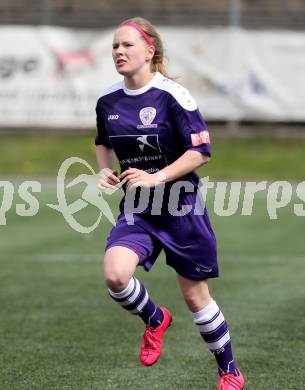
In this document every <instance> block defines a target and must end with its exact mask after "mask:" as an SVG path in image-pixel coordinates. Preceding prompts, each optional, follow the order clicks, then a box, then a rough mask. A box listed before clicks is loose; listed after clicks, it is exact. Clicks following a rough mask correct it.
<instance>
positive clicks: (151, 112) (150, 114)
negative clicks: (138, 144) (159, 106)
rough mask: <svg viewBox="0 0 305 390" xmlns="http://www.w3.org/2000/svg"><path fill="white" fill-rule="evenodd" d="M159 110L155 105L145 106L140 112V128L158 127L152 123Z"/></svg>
mask: <svg viewBox="0 0 305 390" xmlns="http://www.w3.org/2000/svg"><path fill="white" fill-rule="evenodd" d="M156 113H157V110H156V109H155V108H154V107H144V108H142V110H141V111H140V113H139V116H140V119H141V122H142V123H143V124H142V125H138V126H137V128H138V129H147V128H156V127H158V125H157V124H154V123H152V121H153V120H154V119H155V117H156Z"/></svg>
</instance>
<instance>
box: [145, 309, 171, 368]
mask: <svg viewBox="0 0 305 390" xmlns="http://www.w3.org/2000/svg"><path fill="white" fill-rule="evenodd" d="M160 309H161V310H162V313H163V321H162V324H160V325H159V326H158V327H157V328H151V327H150V326H146V329H145V332H144V336H143V340H142V344H141V349H140V362H141V363H142V364H143V365H144V366H152V365H153V364H155V363H157V361H158V359H159V357H160V355H161V352H162V337H163V335H164V333H165V332H166V329H167V328H168V327H169V326H170V325H171V322H172V316H171V314H170V312H169V311H168V310H167V309H166V308H165V307H161V308H160Z"/></svg>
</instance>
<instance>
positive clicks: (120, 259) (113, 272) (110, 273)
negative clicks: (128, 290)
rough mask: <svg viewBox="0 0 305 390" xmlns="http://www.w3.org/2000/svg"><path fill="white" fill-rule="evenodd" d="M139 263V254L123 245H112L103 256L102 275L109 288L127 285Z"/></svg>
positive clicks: (120, 287) (121, 287) (119, 287)
mask: <svg viewBox="0 0 305 390" xmlns="http://www.w3.org/2000/svg"><path fill="white" fill-rule="evenodd" d="M138 263H139V256H138V255H137V253H136V252H134V251H133V250H131V249H129V248H127V247H124V246H119V245H118V246H112V247H110V248H108V249H107V250H106V253H105V257H104V276H105V279H106V283H107V284H108V286H109V287H110V288H111V287H113V288H118V289H123V288H125V287H126V286H127V284H128V282H129V280H130V278H131V277H132V276H133V274H134V272H135V270H136V267H137V265H138Z"/></svg>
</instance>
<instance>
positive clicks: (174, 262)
mask: <svg viewBox="0 0 305 390" xmlns="http://www.w3.org/2000/svg"><path fill="white" fill-rule="evenodd" d="M112 56H113V61H114V64H115V67H116V69H117V71H118V73H119V74H120V75H122V76H123V77H124V79H123V81H121V82H119V83H117V84H115V85H113V86H111V87H110V88H108V89H107V90H105V91H104V92H103V93H102V95H101V96H100V98H99V99H98V102H97V106H96V112H97V135H96V140H95V143H96V157H97V161H98V165H99V168H100V170H101V172H102V173H103V174H102V175H101V178H100V181H99V184H98V186H99V188H100V189H101V190H106V189H109V188H111V189H116V188H119V187H121V186H122V185H123V188H124V192H125V197H123V199H122V201H121V203H120V210H121V213H120V215H119V217H118V220H117V223H116V226H115V227H114V228H113V229H112V231H111V233H110V235H109V237H108V242H107V245H106V252H105V259H104V274H105V279H106V283H107V286H108V291H109V294H110V297H111V298H112V299H113V300H115V301H116V302H117V303H118V304H119V305H121V306H122V307H123V308H125V309H126V310H128V311H129V312H130V313H132V314H135V315H138V316H139V317H141V318H142V320H143V321H144V323H145V324H146V329H145V332H144V336H143V341H142V344H141V349H140V362H141V363H142V364H143V365H145V366H151V365H153V364H155V363H156V362H157V360H158V359H159V357H160V354H161V350H162V338H163V335H164V333H165V332H166V330H167V329H168V327H169V326H170V324H171V321H172V317H171V314H170V312H169V310H168V309H166V308H165V307H160V306H158V305H156V304H155V303H154V302H153V300H152V299H151V298H150V296H149V294H148V291H147V290H146V288H145V287H144V285H143V284H142V283H141V282H140V281H139V280H138V279H137V278H136V277H135V276H134V273H135V270H136V267H137V266H138V265H141V266H143V267H144V269H145V270H146V271H149V269H150V268H151V267H152V266H153V264H154V262H155V261H156V259H157V257H158V255H159V253H160V251H161V250H162V249H164V251H165V255H166V263H167V264H168V265H170V266H171V267H173V268H174V269H175V271H176V272H177V277H178V281H179V284H180V287H181V290H182V293H183V296H184V299H185V302H186V304H187V306H188V308H189V310H190V311H191V313H192V316H193V319H194V322H195V324H196V325H197V326H198V329H199V332H200V334H201V336H202V338H203V340H204V341H205V342H206V343H207V346H208V348H209V349H210V351H211V352H212V353H213V354H214V356H215V359H216V361H217V365H218V371H219V375H220V378H219V380H218V382H217V389H219V390H220V389H221V390H230V389H231V390H239V389H242V388H243V386H244V378H243V375H242V373H241V372H240V371H239V370H238V368H237V365H236V362H235V360H234V358H233V354H232V348H231V341H230V335H229V331H228V325H227V322H226V321H225V318H224V316H223V314H222V312H221V311H220V309H219V307H218V305H217V303H216V302H215V301H214V300H213V299H212V298H211V296H210V294H209V289H208V282H207V280H208V279H209V278H213V277H217V276H218V266H217V256H216V240H215V236H214V233H213V230H212V228H211V225H210V221H209V218H208V214H207V211H206V208H205V206H204V204H203V203H202V202H199V206H200V205H201V209H200V207H198V196H197V195H198V194H196V193H197V189H198V182H199V178H198V176H197V175H196V173H195V172H194V170H195V169H197V168H198V167H200V166H201V165H203V164H205V163H207V162H208V160H209V158H210V155H211V149H210V140H209V133H208V130H207V128H206V125H205V122H204V120H203V118H202V116H201V114H200V112H199V111H198V108H197V105H196V103H195V101H194V100H193V98H192V97H191V95H190V94H189V92H188V91H187V90H186V89H185V88H183V87H182V86H180V85H179V84H178V83H176V82H174V81H172V80H171V79H170V78H169V77H168V76H167V73H166V69H165V66H164V62H163V61H164V58H163V44H162V41H161V39H160V36H159V34H158V33H157V32H156V30H155V29H154V27H153V26H152V25H151V23H149V22H148V21H147V20H145V19H142V18H138V17H137V18H133V19H130V20H128V21H125V22H123V23H122V24H121V25H120V26H119V27H118V29H117V30H116V31H115V34H114V40H113V50H112ZM114 155H115V156H116V157H117V158H118V160H119V163H120V167H121V174H120V175H118V174H117V172H115V171H113V170H112V162H113V156H114ZM135 189H136V191H137V192H136V193H135V192H134V194H136V197H135V203H134V204H136V207H135V209H134V210H138V212H134V213H133V220H132V222H133V223H130V220H129V219H128V215H127V214H128V213H127V212H126V210H127V211H128V210H130V209H128V208H127V209H126V207H125V206H126V198H127V194H128V191H132V190H134V191H135ZM144 189H146V190H147V189H148V191H149V200H148V202H147V204H145V207H142V208H141V207H140V208H138V206H139V204H140V203H141V196H142V193H141V191H142V190H144ZM161 189H162V191H161ZM139 190H140V192H139ZM178 190H179V191H178ZM198 192H199V191H198ZM160 194H161V198H162V201H163V203H162V202H161V203H162V206H161V208H159V209H160V210H161V213H160V212H159V213H158V212H156V210H155V205H156V203H155V199H159V200H160V199H161V198H160ZM199 199H200V198H199ZM159 203H160V202H159ZM186 205H187V206H186ZM199 209H200V210H199Z"/></svg>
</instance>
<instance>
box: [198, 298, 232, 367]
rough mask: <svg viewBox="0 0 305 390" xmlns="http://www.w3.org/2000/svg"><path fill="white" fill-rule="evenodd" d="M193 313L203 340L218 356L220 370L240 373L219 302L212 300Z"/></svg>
mask: <svg viewBox="0 0 305 390" xmlns="http://www.w3.org/2000/svg"><path fill="white" fill-rule="evenodd" d="M192 315H193V319H194V322H195V324H196V325H197V326H198V328H199V332H200V334H201V336H202V338H203V340H204V341H205V342H206V343H207V346H208V348H209V350H210V351H211V352H212V353H213V354H214V356H215V358H216V361H217V364H218V368H219V372H220V373H224V374H227V373H228V372H231V373H233V374H234V375H238V370H237V366H236V363H235V361H234V358H233V353H232V347H231V340H230V334H229V330H228V325H227V322H226V320H225V318H224V316H223V314H222V312H221V311H220V309H219V307H218V305H217V303H216V302H215V301H213V300H212V301H211V302H210V303H209V304H208V305H207V306H206V307H204V308H203V309H202V310H200V311H198V312H197V313H192Z"/></svg>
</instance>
